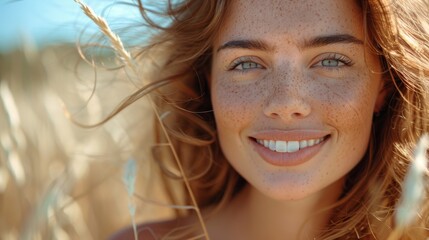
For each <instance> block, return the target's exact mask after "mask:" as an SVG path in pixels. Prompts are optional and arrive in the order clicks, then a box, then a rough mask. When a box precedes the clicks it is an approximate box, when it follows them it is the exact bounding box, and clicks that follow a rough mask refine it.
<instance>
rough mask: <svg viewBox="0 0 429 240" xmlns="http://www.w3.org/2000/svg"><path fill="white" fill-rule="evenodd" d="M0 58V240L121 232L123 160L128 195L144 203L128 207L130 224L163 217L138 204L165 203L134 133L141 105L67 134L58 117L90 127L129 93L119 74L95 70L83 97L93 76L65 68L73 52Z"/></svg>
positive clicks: (143, 115) (158, 209) (147, 116)
mask: <svg viewBox="0 0 429 240" xmlns="http://www.w3.org/2000/svg"><path fill="white" fill-rule="evenodd" d="M0 57H1V59H0V79H1V80H0V140H1V151H0V239H5V240H9V239H11V240H12V239H19V238H22V239H49V238H53V239H105V238H106V237H107V236H109V235H110V234H112V232H114V231H116V230H118V229H119V228H121V227H124V226H129V225H131V223H132V221H131V218H130V215H129V211H128V202H129V197H128V194H127V189H126V186H125V185H124V184H123V181H122V177H123V170H122V169H123V168H124V166H125V163H126V162H127V160H128V159H131V158H132V159H135V161H136V162H135V163H136V168H137V172H136V174H137V175H136V176H135V184H136V185H135V194H137V195H139V196H147V197H148V198H149V199H148V201H142V200H139V199H137V201H135V206H136V222H141V221H150V220H155V219H159V218H167V217H170V216H171V214H172V210H171V209H170V208H168V207H163V206H158V205H153V204H148V202H149V201H154V202H165V201H166V200H165V198H164V197H163V196H164V193H163V192H162V188H158V187H154V186H157V184H158V183H157V181H158V180H157V176H158V175H157V174H156V172H157V171H158V169H157V166H156V165H153V164H152V163H151V161H150V154H149V151H150V150H149V148H150V146H151V143H150V141H148V138H147V136H146V135H145V132H144V131H143V130H144V129H148V128H147V126H148V125H150V124H151V122H150V121H151V119H153V118H152V117H151V110H150V107H149V105H148V103H147V102H144V101H140V102H138V103H136V104H134V105H132V106H130V107H129V109H127V110H125V111H124V112H123V113H122V114H121V115H120V116H117V117H115V118H114V119H112V120H111V121H110V122H109V123H107V124H105V125H103V126H101V127H98V128H94V129H82V128H80V127H78V126H76V125H74V124H73V123H71V122H70V121H69V119H67V118H66V117H65V114H64V109H63V108H62V106H63V105H64V106H66V107H67V108H68V109H69V110H70V112H71V113H72V115H73V117H75V118H76V119H77V120H79V121H81V122H84V123H85V122H93V121H99V120H100V119H101V118H102V117H103V116H105V114H106V112H108V111H109V110H110V109H112V108H114V106H115V105H116V104H117V103H118V102H119V101H120V100H121V99H122V98H123V97H124V96H127V95H129V94H130V92H131V91H132V90H134V86H132V84H130V83H129V82H128V81H127V80H123V81H121V80H120V79H125V77H124V73H121V72H120V71H119V72H112V71H103V70H102V69H98V71H97V73H98V74H97V78H98V79H99V80H98V82H97V83H98V84H97V91H96V93H95V94H93V93H92V90H93V86H94V85H93V84H94V77H95V75H94V69H93V68H92V66H88V65H86V64H79V65H78V66H77V68H76V69H75V63H76V62H78V61H79V59H80V56H79V55H78V53H77V51H76V50H75V49H74V47H67V46H64V47H59V48H55V49H45V50H43V51H41V52H29V51H26V52H15V53H11V54H10V55H7V56H0ZM100 61H102V59H100ZM118 79H119V80H118ZM90 96H92V98H91V99H88V98H89V97H90ZM106 96H107V97H106ZM142 119H144V121H142ZM135 129H139V131H135Z"/></svg>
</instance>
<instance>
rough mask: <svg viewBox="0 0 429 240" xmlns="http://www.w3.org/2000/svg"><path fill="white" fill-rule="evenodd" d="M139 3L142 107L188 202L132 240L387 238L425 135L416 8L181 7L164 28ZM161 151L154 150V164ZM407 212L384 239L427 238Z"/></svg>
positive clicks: (341, 4)
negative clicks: (189, 208) (151, 99)
mask: <svg viewBox="0 0 429 240" xmlns="http://www.w3.org/2000/svg"><path fill="white" fill-rule="evenodd" d="M139 6H140V9H141V13H142V15H143V17H144V18H145V19H146V20H147V21H148V22H149V23H151V25H152V27H155V28H159V29H160V30H161V31H160V33H159V35H157V36H156V37H155V38H153V41H152V42H151V43H152V44H153V45H152V46H153V47H152V48H150V49H148V50H147V51H146V52H144V53H145V54H147V55H150V54H152V51H155V50H156V52H157V55H154V56H155V62H156V63H157V64H155V65H156V66H158V67H156V68H155V67H154V68H153V72H154V73H156V74H157V75H156V77H155V79H156V80H157V81H156V83H157V84H159V85H163V87H160V88H159V89H158V92H157V96H158V98H156V99H155V101H156V103H157V106H158V107H159V112H161V113H164V114H163V115H162V121H163V125H165V127H166V129H167V132H168V133H169V136H170V137H171V139H169V140H170V141H171V143H172V146H173V150H174V151H175V153H176V154H177V156H178V159H179V160H180V163H181V166H182V167H183V172H184V175H185V176H186V179H187V180H185V184H184V185H185V186H184V189H186V186H187V185H186V183H188V182H189V185H190V188H188V190H190V192H191V194H192V195H190V197H188V198H187V199H185V200H184V202H185V203H186V204H196V205H198V208H196V216H193V215H191V214H184V216H178V218H177V219H174V220H172V221H168V222H161V223H154V224H146V225H142V226H140V227H139V228H138V229H137V230H138V232H139V237H140V238H141V239H151V238H154V239H162V238H167V237H168V239H170V238H171V239H175V238H177V239H187V238H191V237H192V236H194V237H195V236H200V237H201V238H204V237H206V238H208V237H210V239H222V240H225V239H347V238H350V239H357V238H363V239H387V238H388V237H389V236H391V237H392V234H393V233H394V232H395V231H396V230H395V227H398V226H396V225H395V222H394V220H393V216H394V213H395V206H396V205H397V203H398V201H399V199H400V197H401V188H400V186H401V183H402V181H403V179H404V175H405V172H406V170H407V168H408V165H409V163H410V161H411V160H412V150H413V148H414V146H415V145H414V143H416V142H417V140H418V138H419V137H420V136H421V135H422V134H423V133H425V132H428V126H429V125H428V117H427V113H428V109H429V108H428V103H429V102H428V99H427V97H428V96H427V93H428V92H429V88H428V87H429V86H428V83H429V82H428V81H427V80H428V79H427V78H428V77H427V76H428V74H429V71H428V69H429V45H428V40H429V32H428V31H429V28H428V26H429V25H428V24H429V21H428V18H427V9H428V7H429V6H428V3H427V2H424V1H395V2H391V1H387V0H361V1H351V0H350V1H343V0H327V1H317V4H316V2H315V1H281V0H278V1H277V0H273V1H252V0H236V1H222V0H217V1H192V0H189V1H184V2H183V3H180V4H178V5H170V8H169V10H168V12H167V14H168V16H170V17H171V19H172V22H171V24H170V25H169V26H168V27H166V28H163V27H161V26H156V24H155V23H153V22H151V21H150V19H149V17H148V16H147V15H146V9H145V7H144V6H143V4H141V3H139ZM145 54H143V56H145ZM159 72H161V74H159ZM153 75H154V76H155V74H153ZM166 83H168V84H166ZM142 91H144V89H143V90H142ZM159 94H161V97H159V96H160V95H159ZM211 110H213V111H211ZM157 129H158V131H157V132H158V135H157V136H159V142H163V140H165V137H164V136H162V129H163V126H161V125H160V124H159V125H158V126H157ZM183 133H186V134H183ZM215 136H216V137H215ZM169 151H170V150H169V149H166V150H165V153H164V151H163V148H156V151H154V152H156V154H155V156H156V157H157V159H158V160H159V161H160V164H161V165H162V164H163V163H162V162H163V161H165V160H162V161H161V159H163V157H165V156H166V155H168V153H167V152H169ZM167 187H168V186H167ZM426 191H427V187H426ZM176 200H177V199H176ZM173 202H174V203H177V202H178V203H183V202H181V201H180V200H177V201H174V200H173ZM420 209H421V211H420V212H419V217H418V218H416V219H415V221H414V222H412V224H411V225H409V226H407V227H406V228H404V229H402V230H401V231H400V233H399V235H396V236H397V238H399V239H426V237H427V236H428V231H427V228H428V201H425V202H424V205H423V206H420ZM187 226H189V227H187ZM425 228H426V229H425ZM395 234H397V233H395ZM132 236H133V231H132V230H125V231H122V232H121V233H119V234H117V235H116V236H115V237H114V238H115V239H132Z"/></svg>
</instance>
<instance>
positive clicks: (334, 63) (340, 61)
mask: <svg viewBox="0 0 429 240" xmlns="http://www.w3.org/2000/svg"><path fill="white" fill-rule="evenodd" d="M351 65H353V62H352V60H350V59H349V58H348V57H346V56H344V55H339V54H336V53H334V54H330V55H328V56H326V57H324V58H323V59H322V60H320V61H318V62H317V63H316V64H314V65H313V67H324V68H338V67H344V66H351Z"/></svg>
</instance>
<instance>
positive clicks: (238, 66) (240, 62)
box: [228, 56, 264, 71]
mask: <svg viewBox="0 0 429 240" xmlns="http://www.w3.org/2000/svg"><path fill="white" fill-rule="evenodd" d="M259 61H260V60H259V59H258V58H257V57H254V56H244V57H239V58H237V59H235V60H234V61H233V62H232V63H231V64H230V65H229V66H228V70H237V71H247V70H252V69H264V66H262V65H261V64H259V63H257V62H259Z"/></svg>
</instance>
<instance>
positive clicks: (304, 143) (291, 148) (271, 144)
mask: <svg viewBox="0 0 429 240" xmlns="http://www.w3.org/2000/svg"><path fill="white" fill-rule="evenodd" d="M324 140H325V137H322V138H317V139H308V140H301V141H276V140H262V139H256V142H257V143H259V144H260V145H262V146H264V147H266V148H268V149H270V150H271V151H274V152H281V153H286V152H287V153H293V152H297V151H299V150H301V149H304V148H307V147H312V146H314V145H317V144H320V143H321V142H323V141H324Z"/></svg>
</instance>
